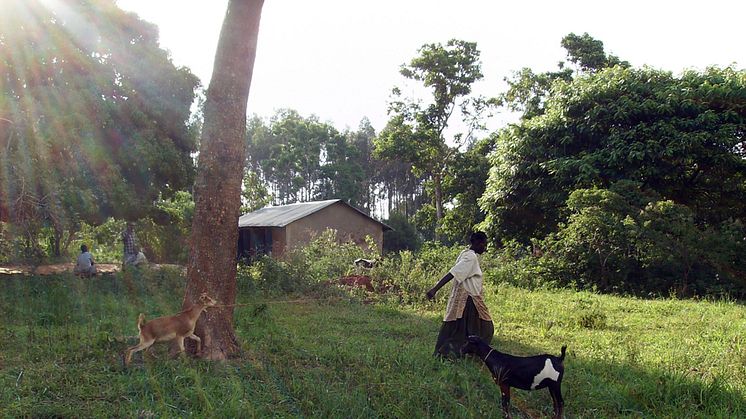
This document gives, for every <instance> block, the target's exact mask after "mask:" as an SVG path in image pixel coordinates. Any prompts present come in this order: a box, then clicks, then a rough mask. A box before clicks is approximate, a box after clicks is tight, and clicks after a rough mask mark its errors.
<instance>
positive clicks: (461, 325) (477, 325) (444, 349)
mask: <svg viewBox="0 0 746 419" xmlns="http://www.w3.org/2000/svg"><path fill="white" fill-rule="evenodd" d="M494 332H495V328H494V326H493V325H492V322H491V321H489V320H482V319H480V318H479V312H477V307H476V306H475V305H474V301H472V299H471V297H468V298H467V299H466V307H464V315H463V316H461V318H460V319H458V320H454V321H450V322H443V325H442V326H441V327H440V333H439V334H438V341H437V342H436V343H435V352H434V353H433V355H436V356H443V357H447V358H453V357H456V358H461V356H462V355H461V347H462V346H464V344H465V343H466V338H467V337H469V336H472V335H477V336H479V337H481V338H482V340H483V341H485V342H486V343H487V344H489V343H490V342H491V341H492V335H493V334H494Z"/></svg>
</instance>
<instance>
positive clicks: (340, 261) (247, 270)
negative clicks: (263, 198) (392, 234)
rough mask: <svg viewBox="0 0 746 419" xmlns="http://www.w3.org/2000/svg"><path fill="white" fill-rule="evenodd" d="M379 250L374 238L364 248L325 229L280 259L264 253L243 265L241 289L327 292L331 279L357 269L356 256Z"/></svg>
mask: <svg viewBox="0 0 746 419" xmlns="http://www.w3.org/2000/svg"><path fill="white" fill-rule="evenodd" d="M376 251H377V246H376V245H375V243H373V242H372V240H369V241H368V246H367V250H364V249H362V248H360V246H358V245H357V244H355V243H352V242H345V243H339V242H338V241H337V238H336V232H335V231H334V230H326V231H324V232H323V233H321V234H320V235H318V236H317V237H316V238H314V239H313V240H311V241H310V242H309V243H308V245H306V246H303V247H299V248H294V249H291V250H290V251H289V252H288V253H287V254H285V255H283V257H282V258H280V259H275V258H273V257H269V256H263V257H261V258H258V259H257V260H255V261H253V262H252V263H251V265H248V266H240V267H239V271H238V284H239V289H241V288H243V289H246V290H247V292H261V293H264V294H268V295H278V293H281V294H288V293H311V294H314V295H318V294H324V293H326V292H327V291H328V287H329V283H328V282H329V281H336V280H337V279H339V278H340V277H343V276H346V275H349V274H350V273H351V272H352V271H353V270H354V264H353V262H354V260H355V259H357V258H366V259H372V258H374V257H375V255H374V253H375V252H376Z"/></svg>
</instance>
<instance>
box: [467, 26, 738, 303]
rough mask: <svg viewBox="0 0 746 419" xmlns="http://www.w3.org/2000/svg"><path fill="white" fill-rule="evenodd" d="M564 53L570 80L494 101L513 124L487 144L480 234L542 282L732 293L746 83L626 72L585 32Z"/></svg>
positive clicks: (732, 75) (725, 73)
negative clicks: (508, 111)
mask: <svg viewBox="0 0 746 419" xmlns="http://www.w3.org/2000/svg"><path fill="white" fill-rule="evenodd" d="M562 45H563V47H565V48H566V49H567V51H568V56H569V58H570V60H571V61H572V62H574V63H576V64H578V65H579V67H580V72H579V73H577V74H573V73H572V72H567V71H566V70H565V69H562V68H560V72H559V73H545V74H541V75H536V74H533V73H531V72H530V71H528V72H524V73H522V74H521V75H520V76H519V77H517V78H516V79H515V81H514V82H513V83H511V87H510V89H509V91H508V92H507V93H506V94H505V95H503V96H502V99H503V101H504V103H505V104H507V105H508V106H509V107H512V108H513V109H521V110H523V111H524V114H523V118H522V120H521V122H520V123H518V124H514V125H511V126H509V127H507V128H505V129H503V130H501V131H500V132H499V133H498V135H497V138H496V141H495V146H494V151H493V152H492V154H491V155H490V162H491V165H492V167H491V169H490V175H489V179H488V181H487V187H486V190H485V193H484V194H483V195H482V197H481V199H480V205H481V207H482V209H483V210H484V211H485V213H486V218H485V221H484V222H483V223H482V225H481V228H483V229H485V230H487V231H488V232H489V233H490V236H491V237H495V239H496V241H497V242H498V243H508V242H511V241H512V240H516V241H518V242H521V243H523V244H524V245H525V244H528V243H534V244H535V245H538V246H539V248H540V249H541V250H542V251H544V252H545V253H544V255H543V256H542V257H538V255H533V256H531V257H529V259H528V261H523V260H522V261H520V262H516V263H520V264H522V265H532V266H533V268H532V269H535V270H536V273H537V274H538V275H539V278H540V279H539V282H542V283H554V284H567V285H575V286H578V287H582V288H594V287H596V288H598V289H600V290H604V291H620V292H636V293H644V292H654V293H668V292H669V291H671V290H673V291H674V292H676V293H678V294H681V295H691V294H697V295H703V294H720V293H735V295H742V293H743V290H744V286H746V274H745V272H746V270H744V267H743V264H742V263H740V261H739V260H740V259H738V258H734V257H733V254H732V253H731V252H729V251H728V250H726V249H740V248H742V246H743V238H742V237H740V238H739V237H738V236H737V235H732V234H730V233H729V231H730V228H731V227H730V226H736V227H735V228H736V230H738V229H739V228H740V226H741V225H743V222H744V217H746V205H744V202H746V181H744V179H746V163H744V162H746V160H744V154H743V146H742V138H741V137H742V135H741V134H740V133H742V132H743V130H744V128H745V127H746V110H745V108H744V107H743V106H741V103H742V102H743V101H744V98H746V73H745V72H744V71H743V70H740V71H739V70H735V69H733V68H708V69H707V70H705V71H702V72H697V71H686V72H684V73H683V74H681V75H680V76H673V75H672V74H671V73H668V72H665V71H660V70H655V69H651V68H641V69H640V68H631V67H630V66H629V64H628V63H626V62H623V61H620V60H619V59H618V58H616V57H613V56H611V55H607V54H606V53H605V52H604V51H603V44H602V43H601V42H600V41H597V40H594V39H593V38H591V37H590V36H588V35H587V34H585V35H583V36H577V35H574V34H570V35H568V36H567V37H565V38H564V39H563V42H562ZM713 249H718V251H714V250H713ZM723 251H725V252H726V254H727V255H728V256H725V257H724V258H723V257H721V256H720V254H721V253H720V252H723ZM525 268H527V266H522V268H521V269H519V270H522V269H525Z"/></svg>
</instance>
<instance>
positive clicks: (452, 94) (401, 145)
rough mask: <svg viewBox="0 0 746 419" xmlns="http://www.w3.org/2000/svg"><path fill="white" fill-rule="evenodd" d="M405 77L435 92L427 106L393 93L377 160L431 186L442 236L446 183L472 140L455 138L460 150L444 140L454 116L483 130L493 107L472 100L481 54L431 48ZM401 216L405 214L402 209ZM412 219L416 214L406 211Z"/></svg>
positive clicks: (461, 44)
mask: <svg viewBox="0 0 746 419" xmlns="http://www.w3.org/2000/svg"><path fill="white" fill-rule="evenodd" d="M418 53H419V55H418V56H417V57H415V58H413V59H412V60H411V61H410V63H409V64H406V65H403V66H402V68H401V74H402V75H403V76H404V77H406V78H408V79H411V80H415V81H419V82H422V83H423V85H424V86H425V87H426V88H428V89H429V90H430V91H431V93H432V100H431V101H430V103H428V104H427V105H422V104H421V103H420V102H418V101H415V100H414V99H410V98H402V97H401V90H400V89H399V88H394V89H393V98H392V101H391V103H390V104H389V114H390V115H391V119H390V120H389V122H388V123H387V125H386V127H385V128H384V129H383V130H382V131H381V133H380V134H379V136H378V137H377V138H376V140H375V143H374V144H375V155H376V156H377V157H378V158H380V159H383V160H388V161H396V162H402V163H406V164H409V165H411V172H412V177H414V178H424V179H426V180H427V181H429V182H431V187H432V193H431V194H430V198H431V199H432V205H433V206H434V207H435V224H434V226H433V228H435V235H436V237H438V236H439V230H438V228H439V227H440V223H441V220H442V218H443V214H444V209H443V207H444V203H445V202H446V201H445V198H444V196H443V182H444V178H445V177H446V176H447V175H448V173H449V172H448V169H449V167H450V166H451V164H452V162H453V159H454V156H455V155H457V154H459V147H460V146H461V145H463V142H464V141H465V140H468V139H471V136H472V134H473V132H470V133H469V134H468V135H466V136H465V135H464V134H458V135H456V136H455V137H454V140H455V142H456V144H455V146H451V145H449V144H448V143H447V142H446V138H445V136H444V132H445V129H446V128H447V127H448V125H449V122H450V120H451V117H452V115H453V114H454V111H456V110H457V109H461V112H462V115H463V117H464V118H465V119H468V120H469V121H472V122H474V124H472V128H473V131H475V130H478V128H479V127H481V123H480V122H479V119H480V118H479V115H480V114H481V113H482V112H483V111H485V110H486V109H487V108H488V107H489V103H488V101H486V100H484V99H483V98H471V97H469V95H470V94H471V87H472V84H473V83H474V82H476V81H478V80H480V79H481V78H482V77H483V76H482V72H481V64H480V62H479V50H478V49H477V46H476V44H475V43H472V42H465V41H461V40H456V39H452V40H450V41H448V42H447V43H446V45H445V46H444V45H442V44H425V45H423V46H422V47H421V48H420V49H419V51H418ZM400 211H401V209H400ZM404 212H405V213H406V214H409V213H410V211H407V210H406V209H405V211H404Z"/></svg>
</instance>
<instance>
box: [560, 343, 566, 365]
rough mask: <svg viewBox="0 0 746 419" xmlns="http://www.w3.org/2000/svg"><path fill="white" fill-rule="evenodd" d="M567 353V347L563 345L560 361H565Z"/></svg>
mask: <svg viewBox="0 0 746 419" xmlns="http://www.w3.org/2000/svg"><path fill="white" fill-rule="evenodd" d="M565 351H567V345H562V349H561V350H560V357H559V359H560V361H564V360H565Z"/></svg>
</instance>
